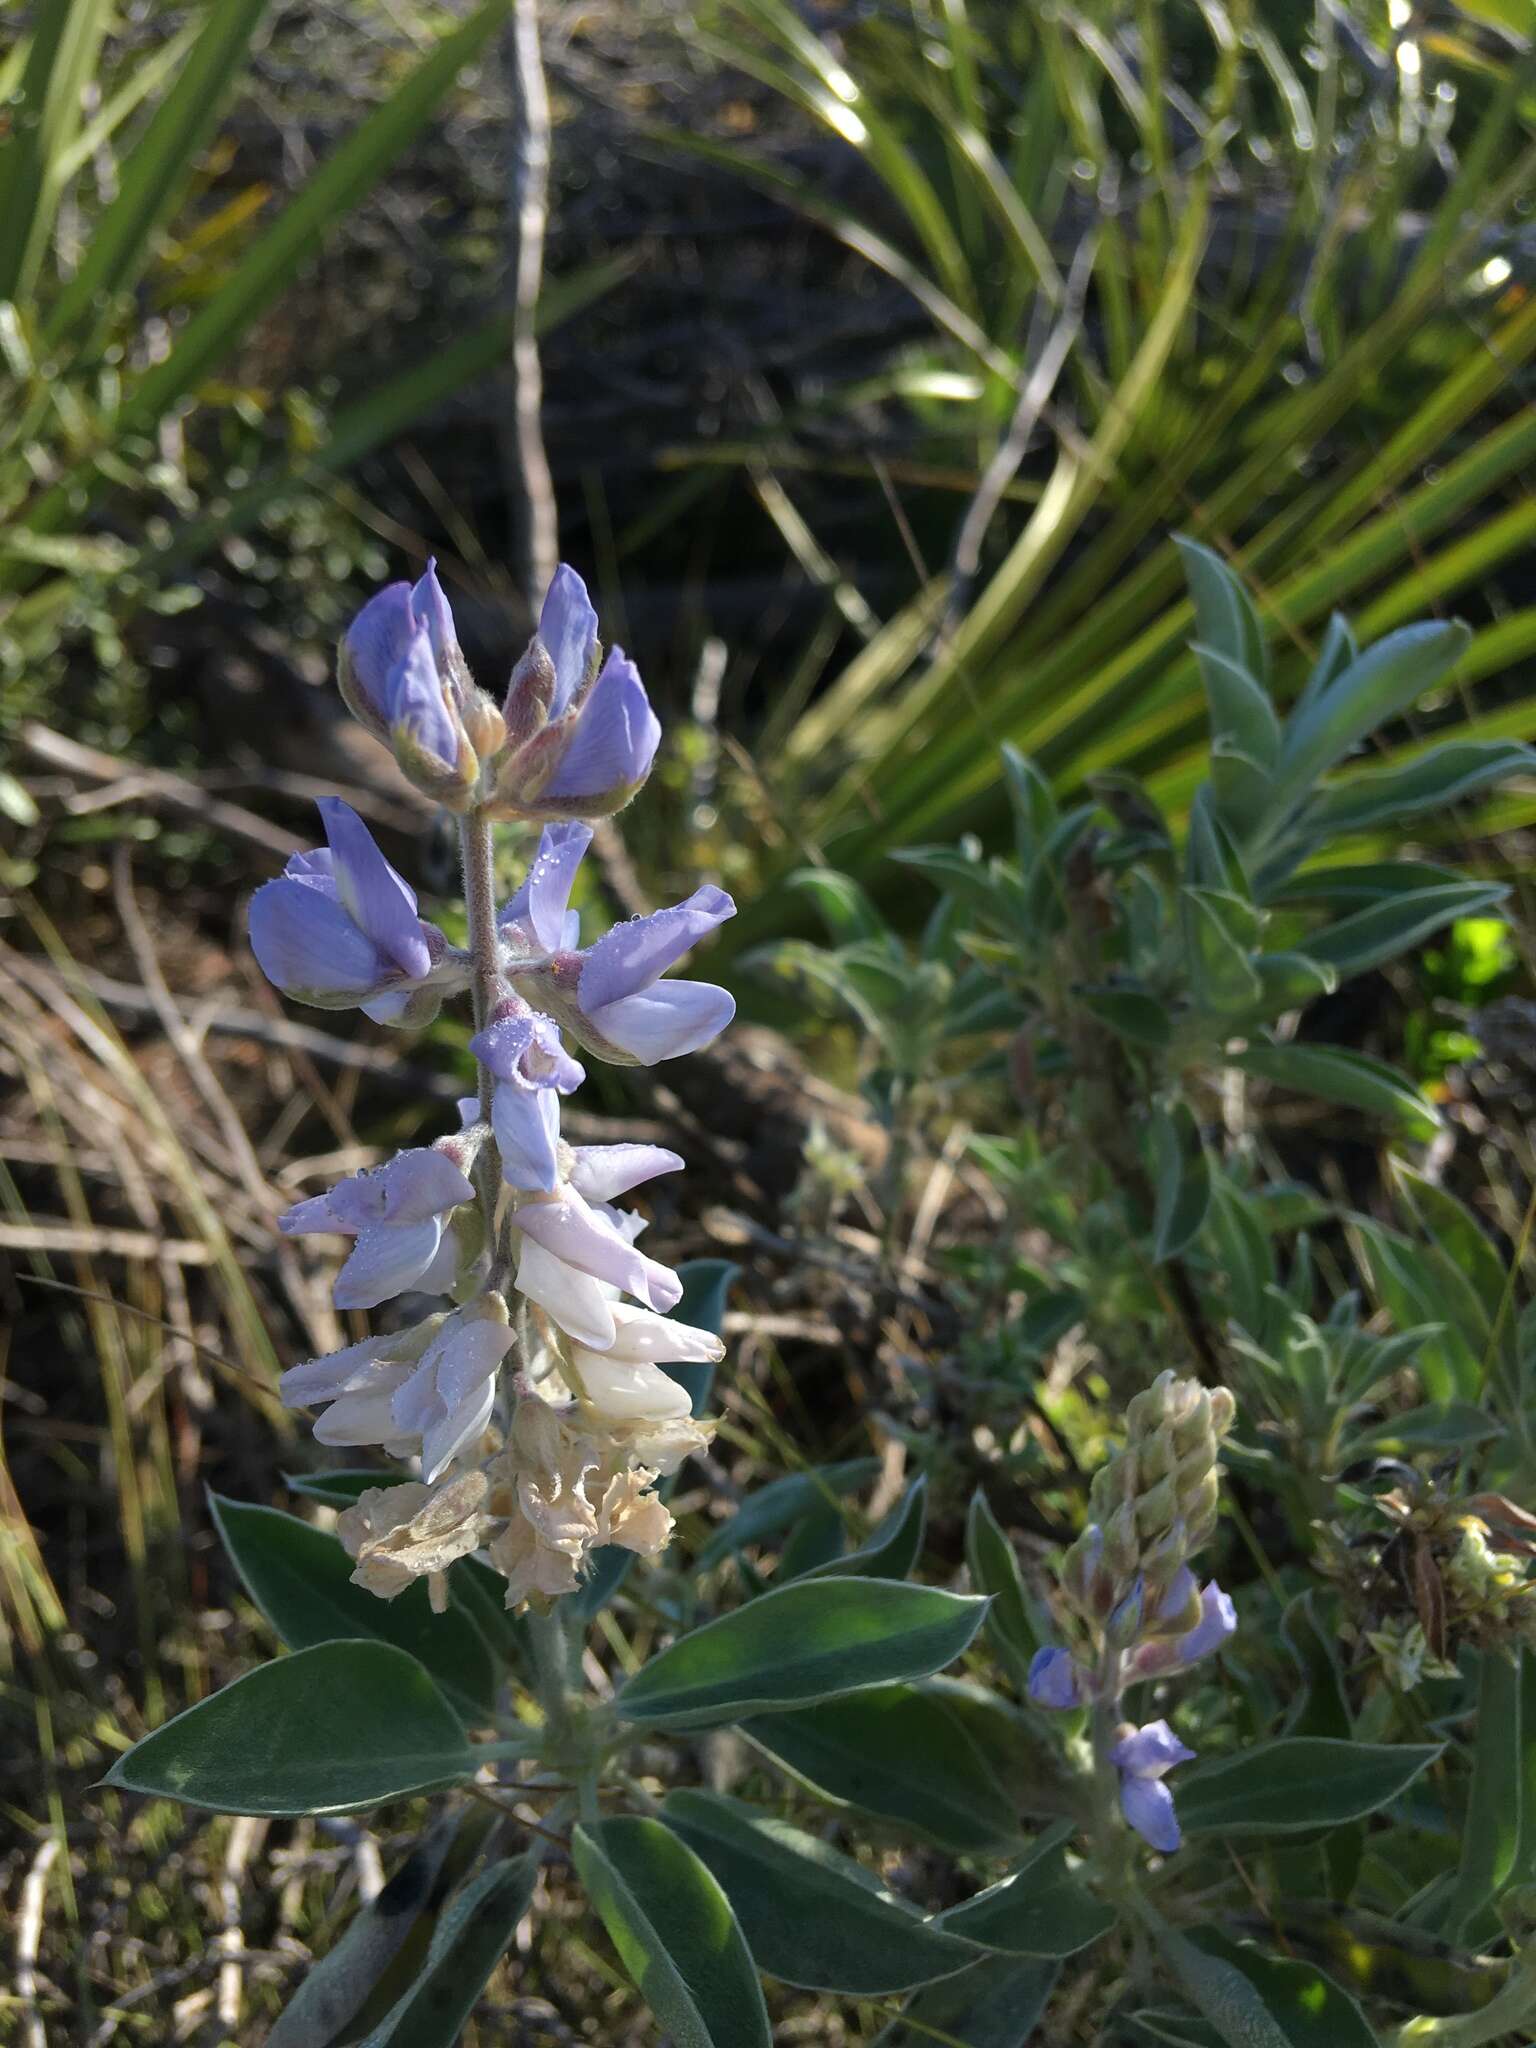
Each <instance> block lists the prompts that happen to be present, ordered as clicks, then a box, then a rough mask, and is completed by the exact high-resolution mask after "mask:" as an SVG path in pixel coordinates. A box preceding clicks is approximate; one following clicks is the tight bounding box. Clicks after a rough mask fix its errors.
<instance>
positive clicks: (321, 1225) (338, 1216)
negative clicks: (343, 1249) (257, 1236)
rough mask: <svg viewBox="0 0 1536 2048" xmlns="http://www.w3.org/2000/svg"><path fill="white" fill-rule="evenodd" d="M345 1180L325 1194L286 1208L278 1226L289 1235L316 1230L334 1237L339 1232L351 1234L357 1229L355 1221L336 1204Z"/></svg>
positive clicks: (303, 1234)
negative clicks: (350, 1221)
mask: <svg viewBox="0 0 1536 2048" xmlns="http://www.w3.org/2000/svg"><path fill="white" fill-rule="evenodd" d="M346 1185H347V1183H346V1182H345V1181H342V1182H340V1183H339V1184H338V1186H337V1187H334V1188H328V1189H327V1190H326V1192H325V1193H324V1194H323V1195H311V1196H310V1197H309V1199H308V1201H306V1202H295V1203H294V1205H293V1207H292V1208H291V1209H285V1210H284V1211H283V1213H282V1215H281V1216H279V1217H278V1219H277V1227H278V1229H279V1230H281V1231H282V1232H283V1234H284V1235H285V1236H287V1237H305V1236H310V1235H313V1234H314V1233H315V1232H316V1231H325V1232H327V1233H328V1234H329V1235H330V1236H332V1237H334V1236H336V1235H337V1234H338V1233H344V1234H349V1233H351V1232H352V1231H354V1230H356V1229H357V1227H358V1226H357V1225H356V1224H355V1223H349V1222H347V1220H346V1215H345V1210H344V1208H343V1209H338V1208H337V1206H336V1196H337V1194H338V1193H339V1192H340V1189H341V1188H344V1187H345V1186H346Z"/></svg>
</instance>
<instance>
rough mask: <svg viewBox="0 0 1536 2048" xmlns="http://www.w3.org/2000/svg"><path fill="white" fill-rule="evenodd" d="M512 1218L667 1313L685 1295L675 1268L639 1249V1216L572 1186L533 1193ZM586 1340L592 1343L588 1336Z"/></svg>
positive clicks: (586, 1269) (564, 1258) (582, 1267)
mask: <svg viewBox="0 0 1536 2048" xmlns="http://www.w3.org/2000/svg"><path fill="white" fill-rule="evenodd" d="M512 1220H513V1222H514V1223H515V1224H516V1225H517V1227H518V1229H519V1230H521V1231H522V1232H523V1234H524V1235H525V1236H526V1237H531V1238H532V1239H533V1240H534V1242H535V1243H536V1244H541V1245H542V1246H543V1247H544V1249H545V1251H547V1252H551V1253H553V1255H554V1256H555V1257H556V1258H557V1259H559V1260H560V1261H561V1263H562V1264H564V1265H567V1266H570V1267H572V1268H573V1269H574V1270H575V1271H576V1272H578V1273H585V1274H586V1275H587V1277H588V1278H589V1279H591V1280H597V1281H601V1282H603V1283H605V1284H606V1285H607V1286H609V1287H617V1288H619V1289H620V1290H621V1291H622V1292H623V1293H625V1294H632V1295H633V1296H634V1297H635V1299H636V1300H637V1301H642V1302H644V1304H645V1306H646V1307H647V1308H653V1309H657V1310H659V1311H660V1312H662V1313H663V1314H664V1313H665V1312H666V1310H668V1309H669V1308H675V1307H676V1306H677V1304H678V1302H679V1301H681V1299H682V1295H683V1283H682V1282H681V1281H680V1280H679V1279H678V1277H677V1275H676V1274H675V1273H674V1272H673V1271H672V1270H671V1268H670V1267H669V1266H662V1265H659V1264H658V1263H657V1262H656V1260H655V1259H648V1258H647V1257H646V1256H645V1254H644V1252H639V1251H636V1249H635V1247H634V1244H633V1242H632V1239H631V1236H630V1232H631V1231H632V1230H635V1229H638V1228H639V1219H638V1218H630V1217H626V1216H624V1215H622V1214H621V1213H620V1212H619V1211H618V1210H616V1209H609V1208H606V1207H604V1206H603V1205H601V1204H593V1203H588V1202H585V1201H583V1200H582V1198H581V1196H580V1195H578V1194H577V1193H576V1192H575V1191H574V1190H573V1189H567V1190H566V1191H565V1192H564V1193H563V1194H561V1195H559V1196H557V1197H556V1198H555V1199H554V1200H553V1201H551V1200H548V1199H542V1200H541V1199H538V1198H535V1199H534V1200H532V1201H528V1202H520V1203H519V1204H518V1206H517V1207H516V1209H514V1210H513V1212H512ZM610 1321H611V1318H610ZM570 1334H571V1335H573V1336H577V1335H579V1334H580V1333H579V1332H576V1331H572V1332H571V1333H570ZM582 1341H583V1342H586V1343H592V1340H591V1339H590V1338H584V1339H583V1340H582ZM612 1342H613V1339H612V1337H611V1336H610V1337H608V1338H607V1339H606V1341H605V1342H603V1343H600V1344H593V1349H594V1350H602V1351H606V1350H607V1349H608V1346H609V1345H610V1344H611V1343H612Z"/></svg>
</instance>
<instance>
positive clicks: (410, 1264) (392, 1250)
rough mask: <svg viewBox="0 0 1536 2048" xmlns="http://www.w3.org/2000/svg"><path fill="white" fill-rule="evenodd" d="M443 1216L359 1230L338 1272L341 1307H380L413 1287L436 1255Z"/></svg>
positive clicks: (335, 1296)
mask: <svg viewBox="0 0 1536 2048" xmlns="http://www.w3.org/2000/svg"><path fill="white" fill-rule="evenodd" d="M442 1235H443V1219H442V1218H441V1217H440V1216H430V1217H428V1218H427V1220H426V1221H425V1222H424V1223H373V1224H370V1225H369V1226H368V1228H367V1229H366V1230H362V1231H360V1232H359V1233H358V1239H357V1243H356V1245H355V1246H354V1247H353V1251H352V1255H351V1257H350V1258H349V1259H348V1260H347V1262H346V1264H345V1265H344V1266H343V1267H342V1269H341V1271H340V1272H339V1273H338V1274H337V1275H336V1286H335V1289H334V1291H333V1297H332V1298H333V1299H334V1301H335V1303H336V1306H337V1307H338V1308H377V1307H378V1305H379V1303H380V1302H381V1301H393V1299H394V1297H395V1296H396V1295H397V1294H404V1293H405V1291H406V1289H407V1288H410V1287H414V1286H415V1285H416V1284H417V1282H418V1281H419V1280H420V1279H421V1276H422V1274H423V1273H424V1272H425V1271H426V1269H427V1268H428V1266H430V1265H431V1263H432V1261H433V1259H434V1258H435V1257H436V1256H437V1247H438V1245H439V1244H440V1243H441V1241H442Z"/></svg>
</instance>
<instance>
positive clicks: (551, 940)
mask: <svg viewBox="0 0 1536 2048" xmlns="http://www.w3.org/2000/svg"><path fill="white" fill-rule="evenodd" d="M591 844H592V827H591V826H590V825H578V824H576V823H574V822H571V823H568V824H563V825H546V826H545V827H544V830H543V832H542V833H541V835H540V837H539V850H538V852H537V853H536V854H535V855H534V857H533V865H532V867H530V868H529V870H528V879H527V881H526V882H525V883H524V884H523V887H524V889H526V891H527V904H528V921H529V923H530V925H531V926H532V928H533V935H534V937H535V938H536V939H537V940H538V942H539V944H540V945H541V946H542V947H543V948H544V950H545V951H546V952H547V953H553V952H557V951H558V950H559V948H560V947H561V946H562V945H563V944H564V943H565V926H566V912H567V910H568V908H569V905H570V901H571V890H572V888H573V887H574V885H575V881H576V870H577V869H578V868H579V867H580V866H581V862H582V857H583V855H584V854H585V853H586V850H587V848H588V847H589V846H590V845H591Z"/></svg>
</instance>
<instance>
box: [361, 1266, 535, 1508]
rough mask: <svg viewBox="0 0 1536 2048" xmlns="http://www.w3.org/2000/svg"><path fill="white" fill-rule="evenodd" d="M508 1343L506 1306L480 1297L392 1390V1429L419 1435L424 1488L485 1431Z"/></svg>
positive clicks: (453, 1320)
mask: <svg viewBox="0 0 1536 2048" xmlns="http://www.w3.org/2000/svg"><path fill="white" fill-rule="evenodd" d="M512 1341H513V1340H512V1331H511V1329H510V1327H509V1326H508V1322H507V1305H506V1303H505V1302H504V1301H503V1300H502V1298H501V1296H500V1295H499V1294H483V1295H481V1296H480V1297H479V1299H478V1300H477V1301H476V1302H475V1303H474V1304H473V1305H472V1306H471V1307H469V1308H466V1309H459V1310H457V1311H456V1312H455V1313H454V1314H452V1315H450V1316H449V1317H448V1319H447V1320H446V1322H444V1323H443V1325H442V1326H441V1328H440V1329H439V1330H438V1332H437V1334H436V1335H435V1336H434V1337H433V1339H432V1341H431V1343H430V1344H429V1345H428V1346H427V1348H426V1350H425V1351H424V1352H423V1354H422V1356H421V1360H420V1363H419V1364H418V1365H417V1366H416V1368H415V1370H414V1371H413V1372H412V1373H411V1374H410V1376H409V1378H408V1379H406V1381H405V1382H404V1384H403V1385H402V1386H400V1387H399V1389H398V1390H397V1391H396V1393H395V1395H394V1397H393V1400H392V1401H391V1403H390V1416H391V1420H392V1423H393V1426H394V1428H395V1430H396V1432H397V1434H399V1435H401V1436H408V1437H412V1438H414V1437H420V1439H421V1476H422V1478H423V1479H425V1480H426V1481H427V1483H428V1485H430V1484H431V1483H432V1481H433V1480H434V1479H436V1478H438V1477H439V1476H440V1474H441V1473H442V1471H443V1470H444V1468H445V1467H446V1466H447V1465H449V1464H450V1463H451V1462H452V1460H453V1459H454V1458H456V1457H457V1456H458V1454H459V1452H460V1451H462V1450H463V1449H464V1448H465V1447H466V1446H467V1445H469V1444H472V1443H474V1442H476V1441H477V1439H478V1438H479V1437H480V1436H481V1434H482V1433H483V1431H484V1429H485V1426H486V1424H487V1423H488V1422H489V1421H490V1419H491V1410H492V1408H493V1407H494V1406H495V1401H496V1370H497V1367H498V1366H499V1365H500V1364H501V1361H502V1360H503V1359H504V1358H505V1357H506V1355H507V1353H508V1351H510V1350H511V1348H512Z"/></svg>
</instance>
